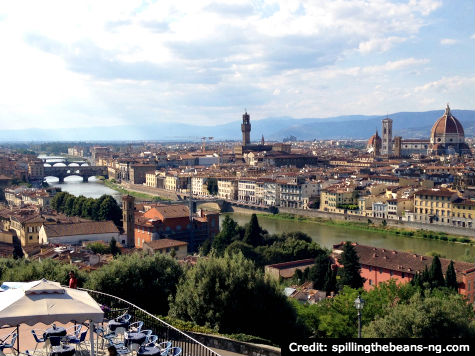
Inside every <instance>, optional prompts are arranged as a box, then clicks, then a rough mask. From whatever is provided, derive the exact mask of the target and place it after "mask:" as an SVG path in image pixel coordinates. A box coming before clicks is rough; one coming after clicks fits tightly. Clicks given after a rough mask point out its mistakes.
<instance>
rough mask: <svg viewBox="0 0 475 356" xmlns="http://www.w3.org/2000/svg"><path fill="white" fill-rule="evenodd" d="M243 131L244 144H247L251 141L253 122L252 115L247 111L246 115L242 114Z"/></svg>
mask: <svg viewBox="0 0 475 356" xmlns="http://www.w3.org/2000/svg"><path fill="white" fill-rule="evenodd" d="M241 131H242V145H243V146H247V145H249V144H250V143H251V122H250V116H249V114H248V113H247V110H246V111H245V113H244V115H242V124H241Z"/></svg>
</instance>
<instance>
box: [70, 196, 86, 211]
mask: <svg viewBox="0 0 475 356" xmlns="http://www.w3.org/2000/svg"><path fill="white" fill-rule="evenodd" d="M86 201H87V198H86V197H85V196H84V195H80V196H78V197H77V198H76V199H75V200H74V205H73V208H72V211H71V215H73V216H81V215H82V207H83V205H84V203H85V202H86Z"/></svg>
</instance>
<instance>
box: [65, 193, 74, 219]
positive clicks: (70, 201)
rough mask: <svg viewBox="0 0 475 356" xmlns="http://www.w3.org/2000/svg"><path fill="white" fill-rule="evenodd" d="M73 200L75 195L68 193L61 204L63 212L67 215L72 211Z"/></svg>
mask: <svg viewBox="0 0 475 356" xmlns="http://www.w3.org/2000/svg"><path fill="white" fill-rule="evenodd" d="M75 201H76V197H75V196H74V195H72V194H68V196H67V198H66V199H65V201H64V204H63V213H65V214H66V215H68V216H71V215H72V213H73V207H74V202H75Z"/></svg>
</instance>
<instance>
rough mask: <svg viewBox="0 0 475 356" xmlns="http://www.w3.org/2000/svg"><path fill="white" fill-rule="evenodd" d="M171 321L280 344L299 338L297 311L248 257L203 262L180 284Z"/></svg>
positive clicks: (172, 305) (189, 271)
mask: <svg viewBox="0 0 475 356" xmlns="http://www.w3.org/2000/svg"><path fill="white" fill-rule="evenodd" d="M170 315H171V316H172V317H176V318H179V319H182V320H187V321H192V322H194V323H196V324H198V325H208V326H210V327H211V328H216V329H217V330H218V331H219V332H221V333H228V334H232V333H245V334H248V335H255V336H260V337H263V338H266V339H269V340H272V341H274V342H278V341H280V340H282V338H283V337H284V336H286V337H289V336H290V337H291V336H292V335H295V333H296V314H295V310H294V309H293V308H292V306H291V305H290V304H289V302H288V301H287V299H286V297H285V296H284V295H283V294H282V293H281V292H280V291H279V290H278V289H277V288H276V286H275V285H274V284H273V283H271V282H270V281H269V280H267V279H266V278H265V277H264V273H263V272H262V271H260V270H258V269H256V268H255V265H254V263H252V262H251V261H250V260H247V259H245V258H244V256H243V255H242V254H234V255H232V256H229V255H227V254H226V255H225V256H224V257H219V258H215V257H211V258H208V259H201V260H199V261H198V263H197V264H196V265H195V266H194V267H192V268H190V269H189V270H187V271H186V274H185V278H182V279H181V280H180V284H179V285H178V288H177V293H176V297H175V299H174V300H173V301H172V303H171V306H170Z"/></svg>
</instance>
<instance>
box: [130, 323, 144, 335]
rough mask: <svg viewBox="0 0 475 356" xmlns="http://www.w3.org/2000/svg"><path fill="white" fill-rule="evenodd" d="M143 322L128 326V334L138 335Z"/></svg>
mask: <svg viewBox="0 0 475 356" xmlns="http://www.w3.org/2000/svg"><path fill="white" fill-rule="evenodd" d="M142 326H143V321H136V322H135V323H132V324H130V325H129V332H131V333H139V332H140V330H142Z"/></svg>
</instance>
